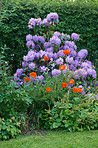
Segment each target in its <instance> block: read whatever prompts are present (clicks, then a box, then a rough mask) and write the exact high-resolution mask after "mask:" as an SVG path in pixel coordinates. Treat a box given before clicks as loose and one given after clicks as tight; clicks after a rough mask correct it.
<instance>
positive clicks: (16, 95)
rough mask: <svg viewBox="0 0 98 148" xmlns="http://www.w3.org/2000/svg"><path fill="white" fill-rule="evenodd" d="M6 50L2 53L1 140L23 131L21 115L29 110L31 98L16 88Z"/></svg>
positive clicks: (0, 63) (0, 77) (0, 75)
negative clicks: (10, 73) (10, 74)
mask: <svg viewBox="0 0 98 148" xmlns="http://www.w3.org/2000/svg"><path fill="white" fill-rule="evenodd" d="M4 53H5V50H3V51H2V54H0V140H4V139H9V138H14V137H16V136H17V134H19V133H20V132H21V131H20V130H19V128H20V123H22V122H20V120H22V119H21V118H19V116H21V114H24V112H26V111H27V108H28V106H29V104H30V103H31V101H30V99H29V98H28V97H27V94H26V92H25V90H24V89H22V88H20V89H18V90H16V89H15V88H14V86H15V83H14V82H11V79H12V77H9V75H8V73H9V72H8V71H9V66H8V62H7V61H5V60H4V59H5V57H4Z"/></svg>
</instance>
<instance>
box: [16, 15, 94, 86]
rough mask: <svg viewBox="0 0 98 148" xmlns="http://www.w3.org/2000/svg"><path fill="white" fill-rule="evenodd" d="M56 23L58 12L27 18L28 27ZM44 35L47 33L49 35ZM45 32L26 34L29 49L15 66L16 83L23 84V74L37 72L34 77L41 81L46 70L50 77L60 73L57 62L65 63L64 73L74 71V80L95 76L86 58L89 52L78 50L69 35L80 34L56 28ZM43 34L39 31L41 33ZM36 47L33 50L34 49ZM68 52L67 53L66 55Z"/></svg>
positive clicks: (75, 35)
mask: <svg viewBox="0 0 98 148" xmlns="http://www.w3.org/2000/svg"><path fill="white" fill-rule="evenodd" d="M53 22H54V23H57V22H58V15H57V13H50V14H48V15H47V17H46V18H45V19H44V20H43V21H42V20H41V18H39V19H34V18H31V19H30V21H29V28H30V29H32V28H34V27H36V26H37V27H38V26H41V25H46V26H49V25H53ZM49 33H50V36H48V37H47V38H46V35H49ZM49 33H47V34H46V35H45V34H43V36H40V35H34V36H32V35H31V34H28V35H27V36H26V41H27V43H26V45H27V47H30V48H32V49H30V50H29V51H28V53H27V55H26V56H24V57H23V62H22V68H21V69H17V71H16V73H15V74H14V79H15V81H17V82H19V85H21V84H22V83H23V80H24V74H29V73H30V72H34V71H36V74H37V77H36V79H37V80H38V81H39V82H40V81H42V80H44V76H45V73H48V74H49V75H51V76H55V75H60V74H61V70H59V66H60V65H65V66H66V69H65V70H63V73H64V75H66V70H68V71H69V73H73V78H74V79H82V80H83V81H84V80H85V81H86V80H87V78H88V77H91V78H93V79H95V78H96V71H95V69H94V66H93V64H92V63H91V61H88V60H85V58H86V57H87V55H88V51H87V50H86V49H81V50H80V51H79V52H77V46H76V45H75V42H74V41H70V38H72V39H73V40H75V41H77V40H78V39H79V35H78V34H76V33H72V35H71V36H70V35H65V34H63V33H60V32H58V31H55V32H54V33H53V32H52V31H50V32H49ZM41 35H42V34H41ZM34 49H35V50H34ZM66 50H67V51H69V53H70V54H69V53H68V54H67V52H66Z"/></svg>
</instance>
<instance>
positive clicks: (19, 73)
mask: <svg viewBox="0 0 98 148" xmlns="http://www.w3.org/2000/svg"><path fill="white" fill-rule="evenodd" d="M22 73H23V69H22V68H20V69H17V71H16V74H17V76H18V77H20V76H22Z"/></svg>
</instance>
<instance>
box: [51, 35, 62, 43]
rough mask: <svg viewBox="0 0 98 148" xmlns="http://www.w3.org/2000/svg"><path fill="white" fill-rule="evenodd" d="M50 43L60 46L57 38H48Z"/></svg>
mask: <svg viewBox="0 0 98 148" xmlns="http://www.w3.org/2000/svg"><path fill="white" fill-rule="evenodd" d="M50 43H51V44H56V45H59V44H61V40H60V39H59V38H58V37H57V36H53V37H52V38H50Z"/></svg>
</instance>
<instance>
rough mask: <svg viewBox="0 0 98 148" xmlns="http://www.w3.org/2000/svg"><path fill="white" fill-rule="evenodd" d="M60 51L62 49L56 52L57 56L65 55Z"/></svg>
mask: <svg viewBox="0 0 98 148" xmlns="http://www.w3.org/2000/svg"><path fill="white" fill-rule="evenodd" d="M62 51H63V50H59V51H58V52H57V55H58V57H59V56H61V57H64V56H65V55H64V53H63V52H62Z"/></svg>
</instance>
